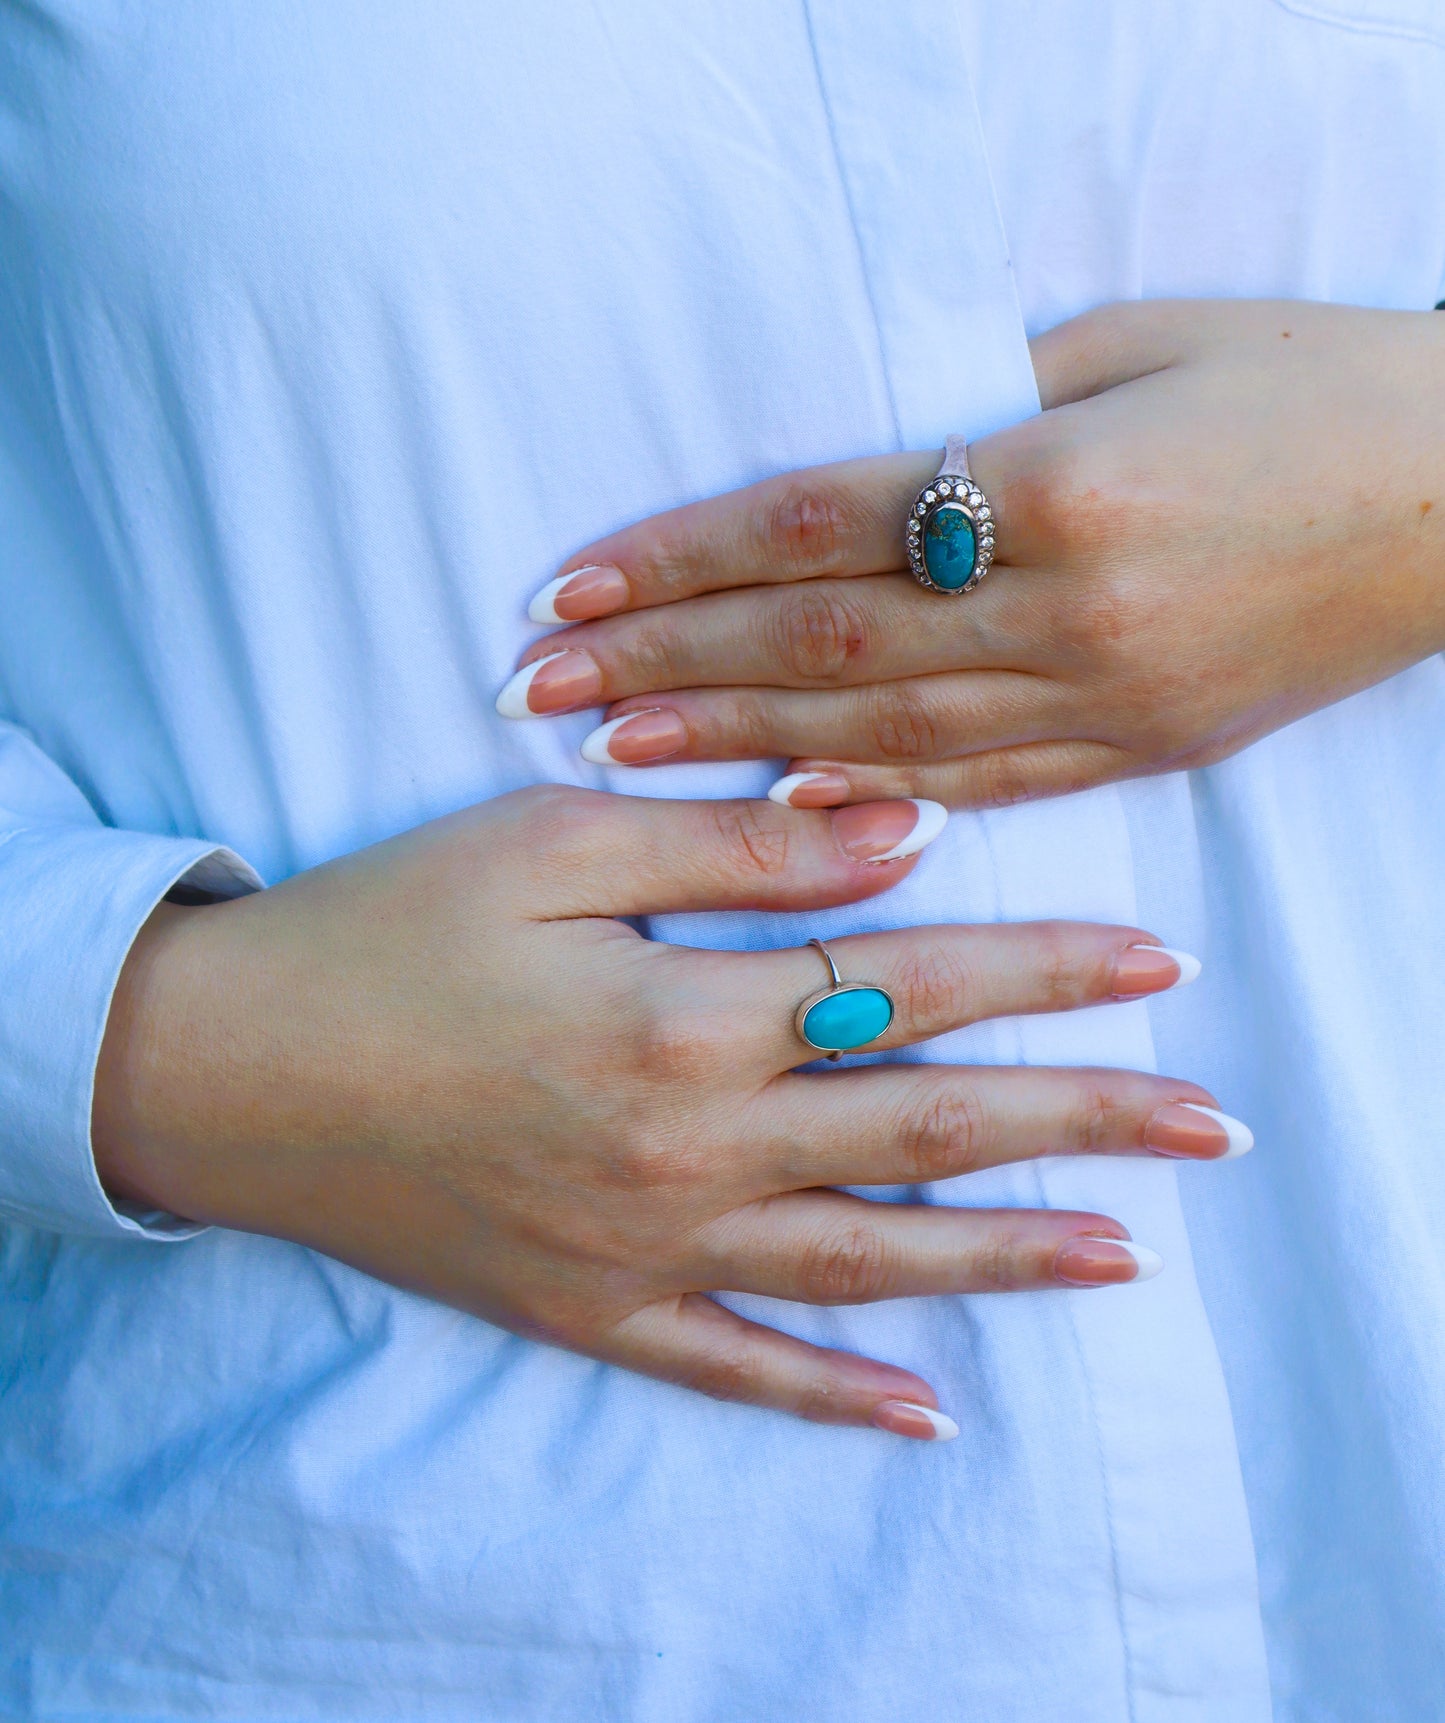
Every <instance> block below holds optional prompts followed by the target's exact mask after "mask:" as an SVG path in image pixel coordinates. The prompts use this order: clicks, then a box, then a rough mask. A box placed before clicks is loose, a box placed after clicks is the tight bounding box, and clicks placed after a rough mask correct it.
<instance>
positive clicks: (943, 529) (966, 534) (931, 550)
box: [923, 503, 978, 592]
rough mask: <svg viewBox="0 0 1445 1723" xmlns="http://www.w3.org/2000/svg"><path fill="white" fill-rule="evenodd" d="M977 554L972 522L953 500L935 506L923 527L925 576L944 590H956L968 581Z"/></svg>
mask: <svg viewBox="0 0 1445 1723" xmlns="http://www.w3.org/2000/svg"><path fill="white" fill-rule="evenodd" d="M977 558H978V546H977V542H976V540H975V539H974V536H973V522H972V521H970V520H969V518H968V516H967V515H966V514H965V513H964V512H963V510H962V509H961V508H959V506H958V504H957V503H944V504H943V505H942V506H941V507H939V508H936V509H935V510H934V511H933V513H932V514H931V515H930V516H929V519H928V525H927V526H926V527H925V528H924V529H923V566H924V567H925V568H926V569H927V570H928V578H929V579H930V580H931V581H932V582H933V584H934V585H935V586H941V587H942V588H943V589H944V591H945V592H957V591H958V589H959V587H961V586H967V585H968V582H969V579H970V577H971V576H972V574H973V565H974V563H975V562H976V561H977Z"/></svg>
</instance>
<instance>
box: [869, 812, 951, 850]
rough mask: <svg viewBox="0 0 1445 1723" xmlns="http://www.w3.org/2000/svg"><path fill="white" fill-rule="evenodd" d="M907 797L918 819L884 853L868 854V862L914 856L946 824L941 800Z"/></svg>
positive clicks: (946, 815) (946, 813)
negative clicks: (931, 800)
mask: <svg viewBox="0 0 1445 1723" xmlns="http://www.w3.org/2000/svg"><path fill="white" fill-rule="evenodd" d="M908 799H909V801H911V802H912V803H913V805H914V807H915V808H917V810H918V819H917V821H916V822H915V824H914V827H913V830H912V831H911V832H909V834H908V836H907V837H906V838H901V839H900V840H899V841H898V842H897V843H896V844H894V846H893V848H892V849H891V850H888V851H887V852H886V853H885V854H883V855H881V856H870V857H869V858H868V859H869V861H870V862H890V861H902V860H903V858H904V856H916V855H917V854H918V852H919V850H921V849H924V848H926V847H927V845H929V844H931V843H932V842H933V840H934V839H935V838H936V837H937V836H938V834H939V833H940V832H941V831H942V830H943V828H944V827H945V826H946V825H947V824H948V809H947V808H946V807H944V805H943V803H942V802H921V801H919V800H917V799H916V798H915V797H913V796H910V797H909V798H908Z"/></svg>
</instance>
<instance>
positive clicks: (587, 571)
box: [527, 562, 627, 622]
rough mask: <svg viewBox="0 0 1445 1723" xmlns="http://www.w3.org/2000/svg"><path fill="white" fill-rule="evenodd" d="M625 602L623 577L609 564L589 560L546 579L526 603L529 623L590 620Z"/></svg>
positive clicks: (625, 582)
mask: <svg viewBox="0 0 1445 1723" xmlns="http://www.w3.org/2000/svg"><path fill="white" fill-rule="evenodd" d="M626 603H627V576H626V575H625V574H624V573H623V572H622V570H621V569H620V568H613V567H612V566H611V564H610V563H597V562H589V563H588V564H587V566H586V567H585V568H574V569H573V570H572V572H571V573H570V574H559V575H558V576H557V578H556V579H555V580H549V581H548V582H547V584H546V585H545V586H544V587H543V588H542V590H541V591H540V592H539V593H538V594H537V595H536V596H535V597H534V598H533V600H532V602H531V603H530V604H529V605H528V606H527V615H528V616H530V617H531V619H532V620H533V622H591V621H592V619H593V618H594V617H597V616H611V615H612V613H613V612H614V611H616V610H621V609H623V608H624V607H625V605H626Z"/></svg>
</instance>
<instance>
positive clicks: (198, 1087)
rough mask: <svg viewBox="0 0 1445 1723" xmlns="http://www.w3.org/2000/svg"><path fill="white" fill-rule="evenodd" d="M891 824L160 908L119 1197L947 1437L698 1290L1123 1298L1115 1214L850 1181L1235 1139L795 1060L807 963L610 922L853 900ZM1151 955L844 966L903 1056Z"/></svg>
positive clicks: (396, 858) (461, 849) (654, 1358)
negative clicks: (903, 1198)
mask: <svg viewBox="0 0 1445 1723" xmlns="http://www.w3.org/2000/svg"><path fill="white" fill-rule="evenodd" d="M911 812H912V805H911V804H908V803H902V804H898V803H877V804H866V805H862V806H854V807H850V808H846V809H839V810H835V811H834V812H833V813H831V814H828V813H805V812H800V811H797V810H794V809H789V808H781V807H777V806H775V805H774V804H772V803H770V802H700V803H688V802H663V801H652V800H646V799H640V798H632V797H625V796H610V795H604V794H600V793H596V792H591V791H585V790H577V789H564V788H542V789H534V790H525V791H521V792H519V793H517V794H514V795H509V796H503V797H501V798H499V799H498V800H496V801H493V802H490V803H486V804H483V805H481V806H479V807H475V808H472V809H469V810H467V811H465V812H463V813H460V814H456V815H453V816H451V817H449V818H446V819H441V820H437V821H434V822H432V823H431V824H429V825H425V826H422V827H420V828H418V829H417V830H415V831H412V832H409V833H407V834H405V835H404V836H402V837H399V838H396V839H393V840H391V841H389V842H386V843H382V844H378V845H376V846H374V847H373V848H371V849H367V850H363V851H360V852H358V853H357V854H355V855H351V856H348V857H346V858H344V859H342V860H340V861H336V862H333V863H330V864H328V865H326V866H324V867H320V868H316V869H314V870H312V871H310V872H308V873H304V874H301V875H298V876H297V877H295V878H293V879H291V880H288V881H287V882H286V883H284V884H282V885H278V886H276V887H274V888H272V889H271V890H269V891H266V892H263V893H260V894H258V895H257V896H254V897H250V898H245V899H241V900H239V901H237V902H234V903H226V904H217V905H211V906H206V907H203V908H181V907H179V906H175V905H163V906H162V907H161V908H160V909H158V910H157V911H156V913H155V915H154V916H153V917H152V918H151V920H150V921H149V922H148V923H147V924H146V927H145V929H144V930H143V932H142V935H141V937H140V939H139V940H138V941H137V943H136V946H135V948H134V950H133V951H132V953H131V956H130V958H129V960H128V961H127V963H126V965H125V968H124V971H123V973H122V976H121V982H120V986H119V988H118V991H117V995H116V999H115V1003H114V1006H113V1008H112V1012H111V1017H110V1022H109V1025H108V1028H107V1031H106V1036H105V1042H104V1046H103V1048H102V1053H101V1059H100V1063H99V1068H98V1071H97V1083H96V1100H95V1110H94V1138H95V1145H96V1153H97V1161H98V1165H99V1166H100V1169H101V1173H102V1177H103V1178H104V1179H105V1181H106V1183H107V1185H108V1187H109V1188H110V1190H111V1191H112V1192H113V1193H115V1194H116V1195H118V1196H122V1197H126V1198H128V1199H130V1200H132V1201H135V1202H139V1203H141V1204H144V1205H147V1206H151V1207H156V1208H163V1209H168V1210H170V1211H171V1212H173V1213H176V1214H180V1215H185V1216H188V1217H191V1218H193V1219H196V1220H199V1221H210V1222H214V1223H216V1224H219V1225H221V1226H227V1227H234V1228H240V1229H243V1230H248V1231H254V1232H259V1233H267V1234H271V1235H273V1236H276V1237H279V1238H286V1239H292V1240H295V1241H297V1242H298V1243H301V1244H305V1245H309V1246H311V1247H312V1248H314V1249H316V1250H319V1251H323V1252H325V1253H327V1254H328V1255H330V1256H334V1257H337V1258H339V1259H341V1260H342V1261H345V1262H348V1263H352V1264H354V1265H355V1266H357V1267H359V1268H361V1269H363V1270H365V1271H366V1272H368V1273H370V1274H374V1275H377V1276H379V1277H380V1278H381V1279H383V1280H387V1281H390V1282H392V1283H394V1284H396V1285H398V1286H405V1287H410V1288H413V1289H416V1290H418V1291H421V1292H424V1293H426V1294H428V1295H429V1296H431V1297H433V1298H437V1299H441V1300H444V1301H446V1302H447V1303H450V1304H453V1305H456V1306H459V1307H460V1308H462V1309H464V1310H469V1311H472V1312H475V1313H476V1314H477V1315H479V1316H483V1317H485V1318H487V1319H488V1320H489V1321H491V1322H495V1323H498V1324H500V1325H502V1326H503V1327H505V1328H509V1329H511V1330H513V1331H515V1332H517V1333H520V1334H526V1335H530V1336H533V1337H535V1338H537V1339H541V1340H547V1341H550V1342H552V1343H554V1344H556V1345H559V1346H564V1347H569V1348H571V1349H572V1350H574V1351H577V1352H581V1353H586V1354H588V1355H590V1356H592V1357H594V1358H599V1359H605V1360H608V1361H610V1362H612V1363H615V1364H620V1365H622V1366H624V1367H626V1368H628V1369H631V1370H638V1371H642V1372H645V1373H646V1374H649V1375H653V1376H659V1377H663V1378H665V1379H667V1380H670V1381H673V1382H678V1383H683V1384H686V1385H688V1386H690V1387H693V1388H697V1389H701V1390H702V1391H703V1392H705V1393H709V1394H713V1395H716V1396H718V1397H720V1398H723V1399H729V1400H741V1401H750V1402H753V1403H755V1404H758V1405H764V1406H773V1407H780V1408H782V1409H784V1410H787V1411H790V1412H794V1413H797V1414H799V1415H801V1416H803V1417H807V1418H814V1419H818V1420H821V1421H825V1422H830V1423H844V1424H869V1423H874V1424H877V1425H879V1426H881V1427H883V1428H887V1429H893V1430H895V1431H897V1432H898V1433H899V1434H905V1435H918V1436H931V1435H934V1434H937V1433H939V1432H940V1431H941V1432H942V1433H945V1434H947V1433H949V1426H948V1424H947V1422H946V1421H944V1422H943V1423H940V1422H939V1421H938V1419H937V1418H932V1417H930V1416H928V1415H927V1409H932V1408H934V1407H935V1406H936V1400H935V1397H934V1395H933V1393H932V1391H931V1389H930V1388H929V1387H928V1385H927V1383H926V1382H924V1381H923V1380H922V1379H921V1378H919V1377H918V1376H915V1375H913V1374H912V1373H911V1372H908V1371H904V1370H900V1369H897V1368H895V1367H893V1366H891V1365H888V1364H884V1363H879V1362H874V1361H872V1360H869V1359H866V1358H860V1357H855V1356H853V1355H851V1354H848V1353H844V1352H838V1351H825V1350H823V1349H820V1348H818V1347H814V1346H810V1345H807V1344H805V1343H803V1342H802V1341H799V1340H796V1339H793V1338H791V1337H788V1336H784V1335H782V1334H780V1333H778V1332H776V1331H775V1330H772V1329H769V1328H766V1327H762V1326H759V1325H757V1324H755V1323H751V1322H748V1321H745V1320H744V1319H743V1318H741V1317H740V1316H737V1315H736V1314H734V1313H733V1312H731V1311H729V1310H728V1309H726V1308H725V1307H723V1306H722V1305H720V1304H719V1303H717V1302H716V1301H715V1300H714V1299H712V1298H710V1297H709V1296H708V1294H710V1293H712V1292H717V1291H724V1290H727V1291H733V1292H751V1293H762V1294H766V1295H769V1296H771V1297H774V1298H782V1299H793V1300H800V1301H803V1302H807V1303H815V1304H840V1303H852V1302H859V1301H864V1300H872V1299H882V1298H901V1297H916V1296H922V1295H925V1294H932V1293H958V1292H986V1291H1008V1290H1015V1289H1020V1288H1033V1287H1044V1286H1057V1285H1060V1284H1065V1285H1070V1286H1078V1285H1100V1284H1107V1283H1110V1282H1117V1281H1122V1280H1129V1279H1133V1278H1137V1277H1138V1275H1139V1272H1140V1267H1141V1264H1143V1265H1144V1266H1146V1267H1148V1266H1152V1264H1151V1263H1150V1260H1149V1256H1148V1253H1143V1252H1136V1251H1131V1250H1130V1249H1127V1248H1125V1247H1124V1246H1123V1245H1122V1244H1120V1243H1117V1242H1115V1243H1111V1242H1108V1241H1110V1240H1116V1241H1117V1240H1123V1239H1127V1236H1128V1235H1127V1233H1126V1232H1125V1229H1124V1228H1123V1227H1122V1226H1120V1225H1119V1224H1118V1223H1117V1222H1116V1221H1112V1220H1110V1219H1108V1218H1106V1217H1105V1216H1103V1215H1096V1214H1078V1213H1064V1212H1058V1211H1036V1210H1021V1209H1007V1210H992V1211H991V1210H986V1209H968V1208H944V1207H925V1206H916V1205H915V1206H910V1205H895V1204H892V1203H887V1204H884V1203H870V1202H867V1201H864V1200H862V1199H860V1198H858V1197H856V1196H851V1195H847V1194H844V1193H843V1192H841V1191H839V1190H837V1189H834V1188H832V1187H835V1186H840V1185H864V1186H866V1185H872V1184H876V1185H897V1184H911V1183H918V1182H923V1181H928V1180H934V1179H943V1178H952V1177H954V1176H955V1175H957V1174H960V1173H967V1172H971V1171H974V1170H976V1169H978V1168H982V1167H989V1166H996V1165H998V1164H1000V1163H1002V1162H1006V1161H1015V1160H1021V1159H1025V1158H1028V1157H1031V1156H1035V1155H1039V1154H1100V1153H1104V1154H1121V1155H1130V1154H1134V1155H1138V1154H1149V1153H1163V1154H1170V1155H1188V1156H1193V1157H1195V1158H1199V1159H1208V1158H1217V1157H1219V1156H1222V1155H1224V1154H1225V1153H1226V1152H1228V1151H1229V1148H1230V1141H1231V1138H1230V1136H1229V1134H1228V1133H1227V1131H1226V1129H1225V1127H1224V1126H1222V1125H1221V1124H1219V1123H1218V1122H1217V1121H1216V1120H1215V1119H1214V1118H1212V1117H1211V1116H1210V1114H1209V1113H1207V1112H1200V1111H1198V1110H1197V1109H1198V1108H1200V1107H1204V1108H1213V1107H1214V1106H1215V1102H1214V1101H1213V1098H1212V1097H1211V1096H1210V1095H1209V1094H1207V1093H1206V1092H1205V1091H1204V1090H1202V1089H1200V1088H1197V1087H1196V1086H1195V1085H1193V1084H1190V1083H1182V1082H1178V1081H1176V1080H1174V1079H1171V1078H1165V1077H1156V1076H1146V1075H1142V1074H1140V1073H1137V1072H1128V1071H1099V1070H1042V1069H1036V1068H1017V1069H1014V1068H1010V1069H989V1068H986V1067H976V1066H968V1067H950V1066H944V1065H879V1066H868V1067H860V1068H855V1069H845V1070H839V1071H828V1072H822V1073H820V1072H816V1071H801V1070H798V1069H797V1067H799V1066H800V1065H802V1064H804V1063H805V1062H806V1061H807V1060H808V1059H809V1058H810V1057H812V1055H811V1054H810V1052H809V1050H808V1049H807V1048H806V1047H805V1046H804V1045H803V1044H802V1043H801V1042H800V1041H799V1040H798V1039H797V1037H796V1035H795V1032H794V1028H793V1014H794V1010H795V1008H796V1006H797V1004H798V1002H799V1001H800V1000H801V999H803V998H805V997H806V996H807V995H809V994H811V993H814V992H816V991H817V990H818V989H819V988H820V987H821V986H822V985H823V984H824V983H825V981H826V971H825V970H824V968H823V964H822V961H821V959H820V957H819V955H818V953H817V952H816V951H812V950H807V949H804V950H788V951H773V952H766V953H735V952H715V951H698V950H692V949H686V948H683V947H677V946H667V945H662V944H658V943H654V942H651V941H649V940H646V939H643V938H642V937H640V936H639V935H638V934H637V933H635V932H634V931H633V930H632V929H631V928H629V927H628V926H626V925H625V924H624V923H623V922H621V921H619V920H617V919H615V918H616V917H619V916H640V915H648V914H655V913H663V912H668V911H687V910H706V909H720V908H721V909H752V908H762V909H769V910H808V909H813V908H819V907H822V906H824V905H831V904H839V903H845V902H851V901H856V900H858V899H861V898H865V897H869V896H872V895H874V894H876V893H878V892H880V891H883V890H885V889H886V888H887V887H889V886H891V885H893V884H895V883H896V882H897V881H898V880H899V879H900V878H902V877H903V876H904V875H905V874H906V873H907V872H908V871H909V869H910V868H911V867H912V866H913V865H914V860H913V858H912V857H908V856H905V857H903V858H901V859H892V860H885V859H880V860H869V859H868V857H869V856H870V855H871V856H874V857H878V856H881V855H885V854H891V853H892V852H893V851H894V850H896V849H897V848H898V847H900V846H899V843H898V838H899V833H900V831H905V830H906V829H907V827H908V825H909V823H910V813H911ZM901 847H902V848H904V849H906V848H907V847H908V845H907V843H904V844H903V845H902V846H901ZM1152 945H1153V941H1152V939H1151V937H1150V936H1149V935H1147V934H1144V933H1141V932H1140V931H1139V930H1137V929H1133V928H1117V927H1094V926H1086V925H1077V924H1065V923H1048V924H1038V925H1023V926H998V927H929V928H916V929H912V930H908V931H902V932H896V933H880V934H868V935H862V936H858V937H853V938H848V939H839V940H837V941H835V942H833V950H834V953H835V956H836V957H837V959H838V962H839V966H840V968H841V969H842V971H843V973H844V974H845V975H847V976H849V977H850V978H865V979H867V980H870V981H876V982H877V983H878V984H879V985H881V986H884V987H886V988H888V990H889V991H890V992H891V993H892V994H893V996H894V998H895V1000H896V1002H897V1012H896V1016H895V1018H894V1022H893V1024H892V1026H891V1028H890V1029H889V1031H888V1032H887V1034H886V1036H885V1037H884V1038H883V1039H882V1041H880V1042H879V1043H878V1044H877V1045H879V1046H881V1047H884V1048H888V1047H900V1046H903V1045H905V1044H907V1043H909V1042H914V1041H921V1040H924V1039H925V1038H927V1037H929V1036H933V1035H938V1034H941V1033H942V1032H944V1031H946V1030H949V1029H953V1028H956V1027H958V1026H959V1025H962V1024H965V1023H969V1022H973V1021H975V1020H977V1019H980V1018H984V1017H991V1016H1010V1015H1014V1014H1016V1013H1020V1012H1031V1011H1059V1010H1065V1009H1068V1008H1071V1007H1074V1006H1081V1005H1092V1004H1096V1003H1099V1002H1100V1001H1104V1000H1108V999H1110V998H1117V997H1125V996H1127V997H1134V996H1137V995H1138V994H1140V993H1145V992H1157V991H1160V990H1161V989H1162V988H1163V987H1166V986H1169V985H1171V984H1172V983H1174V982H1175V981H1177V980H1178V979H1179V969H1178V966H1177V965H1176V964H1175V963H1174V962H1173V960H1172V959H1171V958H1170V957H1168V956H1167V955H1165V954H1164V953H1163V952H1161V951H1158V950H1150V949H1145V950H1141V949H1140V947H1141V946H1145V947H1151V946H1152ZM870 1050H871V1049H870ZM1181 1103H1183V1105H1182V1106H1181ZM1234 1141H1235V1142H1236V1144H1238V1143H1239V1142H1240V1141H1241V1139H1240V1137H1239V1135H1238V1133H1237V1132H1236V1135H1235V1138H1234ZM910 1407H912V1408H913V1409H912V1410H910ZM919 1407H922V1408H924V1409H925V1410H924V1411H922V1412H920V1411H919V1410H917V1408H919Z"/></svg>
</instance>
